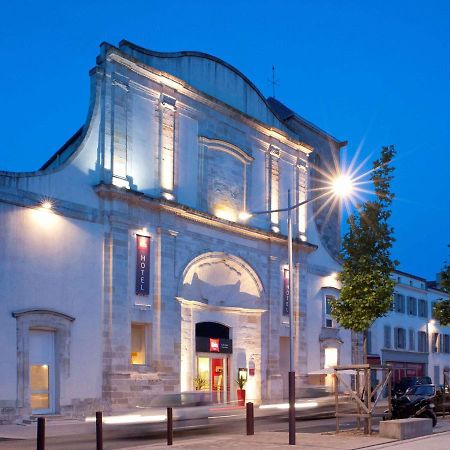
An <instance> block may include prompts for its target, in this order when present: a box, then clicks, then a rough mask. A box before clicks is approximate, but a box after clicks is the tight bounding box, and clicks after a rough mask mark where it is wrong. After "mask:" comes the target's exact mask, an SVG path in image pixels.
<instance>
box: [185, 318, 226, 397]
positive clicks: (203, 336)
mask: <svg viewBox="0 0 450 450" xmlns="http://www.w3.org/2000/svg"><path fill="white" fill-rule="evenodd" d="M195 348H196V377H195V379H194V384H195V388H196V389H197V390H203V391H209V392H211V394H212V397H213V400H214V401H217V402H218V403H223V402H228V401H229V400H230V390H231V386H230V354H231V353H232V350H233V343H232V340H231V339H230V329H229V328H228V327H227V326H226V325H222V324H220V323H217V322H200V323H197V324H196V325H195Z"/></svg>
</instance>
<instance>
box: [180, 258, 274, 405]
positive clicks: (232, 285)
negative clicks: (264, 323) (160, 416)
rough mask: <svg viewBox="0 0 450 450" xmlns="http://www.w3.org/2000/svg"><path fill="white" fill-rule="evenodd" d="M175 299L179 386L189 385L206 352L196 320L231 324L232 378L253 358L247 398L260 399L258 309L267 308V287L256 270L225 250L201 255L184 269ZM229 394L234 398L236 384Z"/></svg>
mask: <svg viewBox="0 0 450 450" xmlns="http://www.w3.org/2000/svg"><path fill="white" fill-rule="evenodd" d="M177 299H178V301H179V302H180V304H181V361H180V364H181V367H180V369H181V370H180V386H181V389H182V390H191V389H193V387H194V384H193V379H194V378H195V376H196V374H197V373H196V371H197V357H198V355H200V354H202V355H203V357H205V356H206V357H207V356H208V355H207V354H205V349H204V347H202V349H197V348H196V333H195V330H196V325H197V324H199V323H203V322H214V323H217V324H221V325H223V326H224V327H227V328H228V329H229V338H230V346H231V348H232V353H231V354H229V355H228V356H227V357H228V358H229V362H230V367H231V376H230V379H231V380H234V379H236V378H237V375H236V374H235V373H234V372H236V371H237V369H238V368H241V367H247V366H248V361H249V360H250V359H252V364H253V362H254V363H255V365H256V370H255V375H254V376H252V378H251V380H249V382H248V383H247V388H248V392H249V394H250V397H249V398H251V399H253V400H256V401H258V400H259V399H260V398H261V344H262V338H261V315H262V314H263V313H264V312H265V310H264V309H263V307H264V305H265V301H264V300H265V293H264V289H263V285H262V283H261V281H260V279H259V277H258V275H257V273H256V271H255V270H254V269H253V268H252V267H251V266H250V265H249V264H248V263H247V262H245V261H244V260H242V259H241V258H239V257H237V256H234V255H230V254H227V253H223V252H209V253H205V254H202V255H199V256H198V257H196V258H194V259H193V260H192V261H191V262H190V263H189V264H188V265H187V266H186V268H185V270H184V271H183V274H182V277H181V280H180V285H179V288H178V297H177ZM231 341H232V343H231ZM221 348H222V346H221ZM231 398H232V399H233V398H234V388H233V389H232V392H231Z"/></svg>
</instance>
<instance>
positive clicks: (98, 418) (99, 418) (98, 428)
mask: <svg viewBox="0 0 450 450" xmlns="http://www.w3.org/2000/svg"><path fill="white" fill-rule="evenodd" d="M95 434H96V437H97V450H103V413H102V412H101V411H97V412H96V413H95Z"/></svg>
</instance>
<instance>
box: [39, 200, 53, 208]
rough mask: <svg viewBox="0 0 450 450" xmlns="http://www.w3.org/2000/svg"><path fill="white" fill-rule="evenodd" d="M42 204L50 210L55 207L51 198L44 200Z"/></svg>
mask: <svg viewBox="0 0 450 450" xmlns="http://www.w3.org/2000/svg"><path fill="white" fill-rule="evenodd" d="M41 206H42V208H44V209H47V210H50V209H52V208H53V204H52V202H51V201H50V200H44V201H43V202H42V203H41Z"/></svg>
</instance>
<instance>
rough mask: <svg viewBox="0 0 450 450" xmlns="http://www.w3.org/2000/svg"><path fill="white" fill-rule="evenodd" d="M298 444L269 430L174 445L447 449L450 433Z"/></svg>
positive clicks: (315, 438) (192, 448)
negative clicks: (410, 437)
mask: <svg viewBox="0 0 450 450" xmlns="http://www.w3.org/2000/svg"><path fill="white" fill-rule="evenodd" d="M296 443H297V445H295V446H291V445H289V444H288V436H287V433H278V432H267V433H259V434H257V435H255V436H242V435H229V436H220V437H214V436H208V437H204V438H201V439H190V440H188V441H186V440H185V441H184V442H183V441H182V440H180V441H179V442H177V441H174V443H173V446H172V448H179V449H183V450H200V449H201V450H216V449H217V448H222V449H242V448H251V449H254V448H257V449H258V450H276V449H280V448H285V449H286V450H288V449H289V448H298V449H304V450H356V449H367V448H368V449H370V450H372V449H401V450H444V449H447V448H449V447H450V432H444V433H437V434H433V435H430V436H426V437H422V438H417V439H409V440H407V441H394V440H391V439H385V438H381V437H378V436H364V435H357V436H355V435H349V434H348V433H341V434H339V435H332V434H310V433H297V440H296ZM168 448H170V447H168V446H167V444H165V443H159V444H151V445H145V446H139V447H125V448H123V449H122V450H162V449H168Z"/></svg>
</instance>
